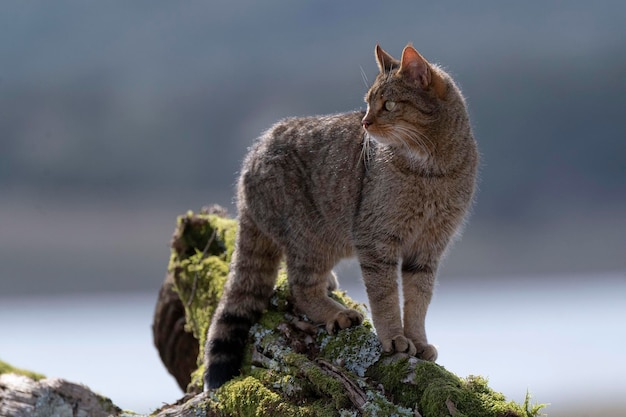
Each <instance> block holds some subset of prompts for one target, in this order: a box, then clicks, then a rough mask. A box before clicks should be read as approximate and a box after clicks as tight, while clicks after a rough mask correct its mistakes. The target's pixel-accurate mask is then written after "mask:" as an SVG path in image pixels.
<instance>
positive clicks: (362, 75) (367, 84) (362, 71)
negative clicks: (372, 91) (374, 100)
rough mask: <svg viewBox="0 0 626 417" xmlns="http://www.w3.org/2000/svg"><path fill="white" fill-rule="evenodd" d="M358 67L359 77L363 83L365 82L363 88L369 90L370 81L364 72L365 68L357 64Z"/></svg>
mask: <svg viewBox="0 0 626 417" xmlns="http://www.w3.org/2000/svg"><path fill="white" fill-rule="evenodd" d="M359 69H360V70H361V78H362V79H363V83H364V84H365V88H366V89H367V90H369V88H370V82H369V80H368V79H367V74H365V70H364V69H363V67H362V66H360V65H359Z"/></svg>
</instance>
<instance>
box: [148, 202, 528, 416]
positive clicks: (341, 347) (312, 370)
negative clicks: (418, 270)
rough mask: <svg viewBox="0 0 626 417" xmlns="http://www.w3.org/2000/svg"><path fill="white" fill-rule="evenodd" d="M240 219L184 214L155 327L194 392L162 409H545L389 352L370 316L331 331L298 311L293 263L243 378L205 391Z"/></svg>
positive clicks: (166, 354)
mask: <svg viewBox="0 0 626 417" xmlns="http://www.w3.org/2000/svg"><path fill="white" fill-rule="evenodd" d="M236 227H237V223H236V221H235V220H232V219H228V218H226V217H225V215H224V212H223V211H222V210H220V209H218V208H211V209H208V210H203V211H202V212H201V213H199V214H194V213H192V212H189V213H187V214H186V215H184V216H180V217H179V218H178V222H177V227H176V230H175V232H174V236H173V239H172V253H171V258H170V264H169V268H168V275H167V278H166V280H165V283H164V284H163V289H162V292H161V295H160V298H159V301H158V303H157V309H156V312H155V320H154V327H153V330H154V338H155V344H156V345H157V348H158V350H159V352H160V354H161V357H162V358H163V361H164V363H165V366H166V367H167V368H168V370H170V372H171V373H172V374H173V375H174V376H175V378H176V380H177V381H178V383H179V384H180V385H181V387H182V388H183V389H185V390H186V391H187V393H188V397H189V398H190V400H189V401H188V402H182V403H181V404H178V405H175V406H168V407H165V408H163V409H162V410H161V411H160V412H159V414H158V415H159V416H173V415H194V416H198V415H200V416H213V415H219V416H272V417H279V416H289V417H293V416H360V415H363V416H393V415H395V416H419V415H421V416H423V417H439V416H455V417H461V416H476V417H478V416H480V417H491V416H493V417H502V416H533V415H537V414H538V411H539V409H540V406H531V405H530V404H529V403H528V401H527V402H526V403H525V404H521V405H520V404H516V403H514V402H511V401H506V399H505V397H504V396H503V395H502V394H500V393H497V392H494V391H493V390H492V389H491V388H489V387H488V385H487V382H486V380H485V379H483V378H481V377H475V376H470V377H468V378H459V377H457V376H456V375H454V374H452V373H451V372H449V371H447V370H446V369H445V368H444V367H442V366H440V365H437V364H434V363H431V362H426V361H421V360H418V359H416V358H413V357H408V356H406V355H392V356H385V355H383V354H382V352H381V346H380V343H379V342H378V339H377V338H376V334H375V333H374V329H373V326H372V324H371V322H369V321H368V320H366V321H365V322H364V323H363V325H361V326H357V327H353V328H349V329H346V330H342V331H340V332H338V334H336V335H329V334H327V333H326V331H325V330H323V328H322V327H320V326H316V325H314V324H313V323H310V322H309V321H307V319H306V318H304V317H300V316H299V315H298V314H296V313H295V312H294V311H293V308H292V307H293V305H292V303H291V300H290V295H289V289H288V285H287V280H286V274H285V272H284V270H281V272H279V276H278V280H277V284H276V288H275V292H274V295H273V296H272V298H271V300H270V303H269V308H268V310H267V312H266V313H265V314H264V315H263V317H262V318H261V320H260V321H259V323H257V324H256V325H255V326H254V327H253V328H252V330H251V331H250V340H249V344H248V347H247V351H246V356H245V360H244V364H243V367H242V374H241V376H239V377H237V378H235V379H233V380H232V381H230V382H228V383H227V384H225V385H224V386H222V387H221V388H219V389H217V390H215V391H213V392H210V393H207V394H196V393H200V392H201V389H202V382H201V381H202V373H203V371H204V368H203V363H202V358H203V356H204V354H203V347H204V342H205V338H206V332H207V328H208V326H209V322H210V319H211V316H212V314H213V311H214V310H215V308H216V306H217V302H218V300H219V298H220V295H221V292H222V288H223V285H224V282H225V280H226V277H227V275H228V266H229V262H230V257H231V255H232V251H233V248H234V241H235V233H236ZM176 295H177V296H176ZM333 297H335V299H336V300H337V301H339V302H340V303H343V304H345V305H348V306H350V307H352V308H357V309H360V310H361V311H363V312H364V313H365V307H364V306H362V305H358V304H356V303H355V302H353V301H352V300H351V299H350V298H348V297H347V296H346V294H345V293H342V292H340V291H336V292H335V293H334V294H333ZM183 312H184V313H183ZM183 314H184V315H183ZM183 322H184V326H183V325H182V323H183ZM181 328H184V331H181ZM185 332H187V333H185ZM190 336H192V338H191V337H190ZM183 339H184V342H183ZM191 341H195V343H193V342H191ZM192 345H193V346H192ZM181 346H187V347H186V348H184V349H183V348H181ZM185 358H186V359H185ZM189 358H195V360H196V362H195V363H192V362H191V361H189V360H188V359H189ZM194 394H196V395H194ZM184 413H187V414H184Z"/></svg>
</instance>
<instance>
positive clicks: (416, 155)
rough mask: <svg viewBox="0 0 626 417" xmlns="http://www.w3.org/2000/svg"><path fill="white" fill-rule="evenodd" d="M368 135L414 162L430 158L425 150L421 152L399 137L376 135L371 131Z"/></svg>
mask: <svg viewBox="0 0 626 417" xmlns="http://www.w3.org/2000/svg"><path fill="white" fill-rule="evenodd" d="M367 135H368V136H369V139H370V140H373V141H374V142H376V143H378V144H380V145H383V146H385V147H388V148H390V149H393V152H394V153H396V154H399V155H403V156H405V157H406V158H407V159H409V160H410V161H411V162H413V163H417V162H423V161H426V160H427V159H428V155H426V154H425V153H424V152H421V151H420V150H419V149H416V148H415V147H410V146H408V145H406V144H405V143H403V142H402V141H399V140H397V139H394V138H387V137H385V136H381V135H376V134H374V133H370V132H367Z"/></svg>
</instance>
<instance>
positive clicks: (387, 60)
mask: <svg viewBox="0 0 626 417" xmlns="http://www.w3.org/2000/svg"><path fill="white" fill-rule="evenodd" d="M374 52H375V54H376V63H377V64H378V69H379V70H380V73H381V74H386V73H388V72H390V71H391V70H392V69H394V68H398V67H399V66H400V61H398V60H397V59H395V58H394V57H392V56H391V55H389V54H388V53H387V52H385V51H384V50H383V48H381V47H380V45H379V44H376V49H375V50H374Z"/></svg>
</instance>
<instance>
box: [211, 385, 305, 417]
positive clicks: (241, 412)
mask: <svg viewBox="0 0 626 417" xmlns="http://www.w3.org/2000/svg"><path fill="white" fill-rule="evenodd" d="M217 398H218V399H219V400H218V408H219V410H220V411H221V412H223V413H224V414H226V415H236V416H241V417H247V416H250V417H257V416H273V417H282V416H285V417H287V416H289V417H291V416H293V417H308V416H311V417H313V416H316V414H314V410H313V408H312V407H307V406H304V407H299V406H295V405H292V404H290V403H288V402H285V401H284V399H283V398H282V397H281V396H280V395H278V394H277V393H275V392H274V391H272V390H270V389H269V388H267V387H266V386H265V385H263V384H262V383H261V382H260V381H259V380H257V379H255V378H253V377H245V378H236V379H234V380H232V381H230V382H229V383H227V384H226V385H224V386H223V387H222V388H220V389H219V390H218V392H217Z"/></svg>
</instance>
